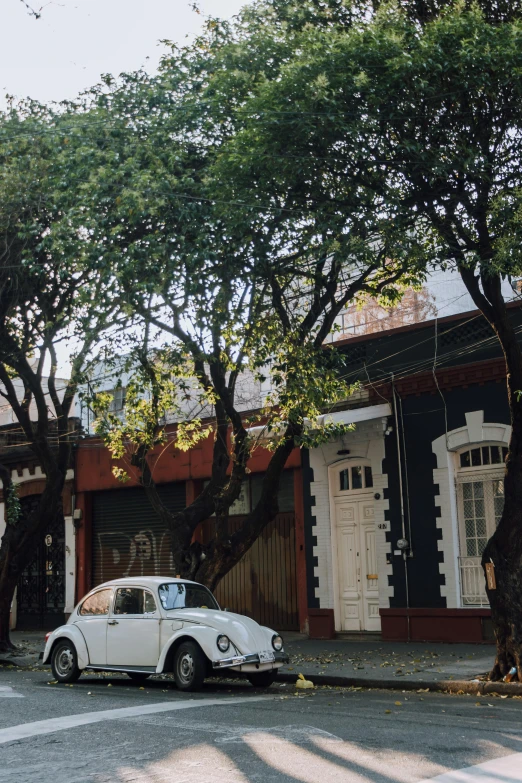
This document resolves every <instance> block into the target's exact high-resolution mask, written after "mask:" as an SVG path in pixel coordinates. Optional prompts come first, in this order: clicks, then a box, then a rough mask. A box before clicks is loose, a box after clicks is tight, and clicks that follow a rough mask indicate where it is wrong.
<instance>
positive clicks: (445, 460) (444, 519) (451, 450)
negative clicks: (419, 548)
mask: <svg viewBox="0 0 522 783" xmlns="http://www.w3.org/2000/svg"><path fill="white" fill-rule="evenodd" d="M510 437H511V427H510V425H509V424H500V423H488V422H485V421H484V411H470V412H469V413H466V426H465V427H459V428H458V429H455V430H451V432H448V433H446V434H445V435H441V436H440V437H439V438H436V439H435V440H434V441H433V442H432V450H433V453H434V454H435V457H436V459H437V467H436V468H434V470H433V483H434V484H436V485H438V487H439V494H438V495H436V496H435V505H436V506H438V507H439V509H440V513H439V516H438V517H437V520H436V524H437V528H438V529H439V530H441V531H442V538H441V539H440V540H439V541H438V542H437V547H438V550H439V552H443V553H444V562H443V563H439V572H440V573H441V574H443V575H444V577H445V584H444V585H441V588H440V594H441V596H442V597H443V598H446V603H447V606H448V609H457V608H461V606H462V596H461V589H460V576H459V570H458V569H459V565H458V563H459V561H458V557H459V525H458V513H457V492H456V463H455V452H457V451H459V450H460V449H462V448H464V447H465V446H474V445H477V444H481V443H504V444H506V446H507V444H508V443H509V439H510Z"/></svg>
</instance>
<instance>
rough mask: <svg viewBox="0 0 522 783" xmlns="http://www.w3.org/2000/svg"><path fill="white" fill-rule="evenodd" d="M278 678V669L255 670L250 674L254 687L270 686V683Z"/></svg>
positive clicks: (249, 677)
mask: <svg viewBox="0 0 522 783" xmlns="http://www.w3.org/2000/svg"><path fill="white" fill-rule="evenodd" d="M276 678H277V669H272V671H267V672H255V673H254V674H249V675H248V679H249V680H250V682H251V684H252V685H253V686H254V688H269V687H270V685H272V683H273V682H275V680H276Z"/></svg>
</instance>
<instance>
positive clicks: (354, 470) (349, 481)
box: [337, 462, 373, 492]
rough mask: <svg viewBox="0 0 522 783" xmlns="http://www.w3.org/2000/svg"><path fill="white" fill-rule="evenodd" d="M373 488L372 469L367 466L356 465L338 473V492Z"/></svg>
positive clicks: (362, 464)
mask: <svg viewBox="0 0 522 783" xmlns="http://www.w3.org/2000/svg"><path fill="white" fill-rule="evenodd" d="M370 487H373V477H372V468H371V466H370V465H368V464H366V465H365V464H364V463H359V464H358V463H356V462H354V463H353V464H351V465H348V466H347V467H345V468H342V469H341V470H340V471H339V483H338V485H337V491H338V492H353V491H357V490H360V491H364V490H365V489H370Z"/></svg>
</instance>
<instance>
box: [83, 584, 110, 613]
mask: <svg viewBox="0 0 522 783" xmlns="http://www.w3.org/2000/svg"><path fill="white" fill-rule="evenodd" d="M110 603H111V591H110V590H99V591H98V592H97V593H93V594H92V595H90V596H89V597H88V598H86V599H85V601H84V602H83V604H82V605H81V607H80V611H79V614H80V615H81V616H82V617H86V616H95V615H104V614H109V605H110Z"/></svg>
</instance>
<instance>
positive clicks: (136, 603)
mask: <svg viewBox="0 0 522 783" xmlns="http://www.w3.org/2000/svg"><path fill="white" fill-rule="evenodd" d="M114 614H143V590H141V589H140V588H139V587H120V588H118V590H116V599H115V601H114Z"/></svg>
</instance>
